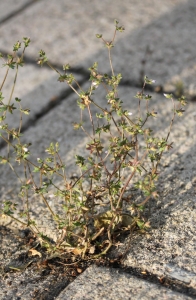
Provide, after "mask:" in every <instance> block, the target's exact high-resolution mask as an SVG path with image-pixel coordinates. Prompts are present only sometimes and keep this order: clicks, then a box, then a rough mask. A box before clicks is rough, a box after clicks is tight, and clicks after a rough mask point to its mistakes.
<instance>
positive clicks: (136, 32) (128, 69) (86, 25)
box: [0, 0, 196, 93]
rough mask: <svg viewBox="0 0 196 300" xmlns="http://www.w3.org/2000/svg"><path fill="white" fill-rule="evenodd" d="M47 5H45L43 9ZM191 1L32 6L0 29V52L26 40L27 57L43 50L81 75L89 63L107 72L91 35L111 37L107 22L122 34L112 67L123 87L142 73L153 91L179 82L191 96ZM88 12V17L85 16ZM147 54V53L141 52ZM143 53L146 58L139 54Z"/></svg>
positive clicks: (102, 51)
mask: <svg viewBox="0 0 196 300" xmlns="http://www.w3.org/2000/svg"><path fill="white" fill-rule="evenodd" d="M46 3H47V4H46ZM195 7H196V3H195V1H194V0H189V1H187V0H186V1H185V0H175V1H174V0H167V1H160V0H159V1H153V3H152V1H150V0H146V1H145V5H143V3H140V2H135V1H133V0H132V1H128V0H126V1H123V2H122V3H119V2H118V1H111V0H110V1H103V2H101V3H100V1H98V0H94V1H90V2H89V0H85V1H83V2H82V5H81V2H80V1H75V2H74V4H73V3H72V2H70V1H65V0H60V1H58V5H57V3H56V1H55V0H52V1H50V3H48V1H47V0H42V1H38V2H35V4H34V5H32V6H31V7H29V8H27V9H26V10H25V11H23V12H22V13H21V14H19V15H17V16H16V17H14V18H12V19H10V20H9V22H6V23H5V24H2V25H1V32H0V42H1V47H0V50H4V51H8V50H9V49H10V48H11V47H12V44H13V43H14V42H15V41H17V40H18V39H19V40H20V39H21V38H22V37H23V36H28V37H30V38H31V40H32V43H31V48H30V49H29V51H28V55H30V56H31V57H33V58H37V53H38V51H39V50H40V49H44V50H45V51H46V53H47V54H48V57H49V59H50V60H51V61H52V62H54V63H57V62H58V63H59V64H64V63H70V64H71V65H73V66H78V65H80V66H81V67H83V68H85V69H87V68H88V67H89V66H90V65H91V64H92V63H93V62H94V61H98V62H99V63H100V65H101V67H102V66H103V68H102V69H103V72H106V71H108V70H109V63H108V58H107V57H106V56H107V55H106V51H105V49H104V47H103V44H102V42H101V41H99V40H97V39H96V38H95V34H96V33H103V35H104V38H105V39H106V40H107V39H111V37H112V36H113V28H114V26H113V20H114V18H118V19H119V20H120V22H121V23H123V25H124V26H125V28H126V31H125V33H123V34H119V35H117V42H118V43H117V46H116V50H114V59H113V62H114V65H115V67H116V71H117V72H122V70H123V76H124V80H125V81H129V82H130V83H131V84H134V83H137V84H138V82H140V80H141V76H142V77H143V73H144V72H145V73H146V74H147V75H148V76H150V77H154V78H155V79H156V80H157V85H165V84H166V83H168V82H169V83H172V85H174V87H175V84H176V82H177V83H178V82H179V81H183V82H184V85H185V87H186V88H187V89H188V90H189V91H192V93H193V91H194V92H195V85H194V84H195V83H194V80H193V76H195V67H194V65H195V50H194V49H195V40H196V39H195V38H194V36H195V30H194V29H195V26H194V15H195V9H196V8H195ZM87 11H88V14H87V13H86V12H87ZM147 49H148V50H147ZM146 52H147V55H146V54H145V53H146Z"/></svg>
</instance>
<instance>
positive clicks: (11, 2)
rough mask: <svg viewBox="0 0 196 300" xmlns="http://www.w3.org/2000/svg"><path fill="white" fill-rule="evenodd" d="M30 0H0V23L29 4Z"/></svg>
mask: <svg viewBox="0 0 196 300" xmlns="http://www.w3.org/2000/svg"><path fill="white" fill-rule="evenodd" d="M31 2H32V0H20V1H15V0H6V1H1V2H0V23H2V22H5V20H6V19H7V18H8V17H9V16H14V14H15V13H16V12H18V10H20V9H22V8H23V7H24V6H26V5H27V4H30V3H31Z"/></svg>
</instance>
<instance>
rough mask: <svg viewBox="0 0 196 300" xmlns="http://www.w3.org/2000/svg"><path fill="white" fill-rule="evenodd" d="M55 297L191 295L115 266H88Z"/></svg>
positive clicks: (170, 299)
mask: <svg viewBox="0 0 196 300" xmlns="http://www.w3.org/2000/svg"><path fill="white" fill-rule="evenodd" d="M56 299H57V300H65V299H70V300H75V299H78V300H82V299H83V300H91V299H95V300H99V299H103V300H110V299H114V300H129V299H134V300H140V299H142V300H149V299H161V300H162V299H167V300H177V299H179V300H180V299H183V300H185V299H187V300H188V299H191V298H190V297H188V296H186V295H183V294H179V293H177V292H175V291H172V290H170V289H166V288H164V287H162V286H161V285H155V284H153V283H150V282H148V281H145V280H142V279H138V278H136V277H134V276H132V275H130V274H122V273H120V272H119V270H118V269H111V268H102V267H96V266H91V267H89V268H88V269H87V270H86V271H85V272H84V273H83V274H82V275H80V276H79V277H78V278H77V279H76V280H75V281H74V282H73V283H71V284H70V285H69V286H68V287H67V288H66V289H65V290H64V291H62V292H61V293H60V295H59V296H58V297H57V298H56Z"/></svg>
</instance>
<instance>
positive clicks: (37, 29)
mask: <svg viewBox="0 0 196 300" xmlns="http://www.w3.org/2000/svg"><path fill="white" fill-rule="evenodd" d="M8 2H9V3H8ZM6 3H7V6H6V8H4V7H5V6H4V7H3V6H2V5H3V4H0V8H1V7H2V10H1V11H4V12H3V13H1V14H0V52H4V53H7V52H8V53H9V52H10V49H12V45H13V43H15V42H16V41H17V40H18V39H21V37H23V36H28V37H30V38H31V39H32V44H31V46H30V48H29V49H27V54H26V62H27V66H26V67H24V68H23V69H22V70H21V72H20V73H19V74H21V75H19V76H21V77H20V78H19V79H20V82H19V84H18V86H17V90H16V92H15V95H16V96H18V97H22V103H24V104H23V105H24V106H25V107H28V108H30V109H31V112H32V113H31V115H30V121H29V119H28V118H25V120H24V126H25V132H24V136H23V138H22V139H23V141H25V142H30V141H31V142H32V143H33V145H32V147H31V151H32V153H33V155H32V159H36V158H37V157H42V156H43V155H44V154H45V147H46V146H47V145H49V143H50V142H51V141H58V142H60V146H61V150H60V153H61V155H62V157H63V160H65V161H66V165H67V170H68V172H70V174H72V173H73V172H75V170H74V162H73V156H74V154H75V153H80V152H81V153H83V152H82V151H83V150H82V149H83V147H84V146H85V143H86V138H85V137H84V136H83V135H82V134H81V133H80V132H78V131H73V129H72V123H73V122H74V121H77V120H78V110H77V109H76V104H75V102H76V100H77V97H76V96H75V95H73V94H72V93H70V91H69V89H68V88H67V87H66V86H65V85H64V84H62V83H58V82H57V76H56V75H55V74H53V73H51V71H50V70H48V69H47V68H42V69H40V68H38V66H37V65H36V63H34V60H36V58H37V56H38V55H37V53H38V51H39V50H40V49H41V48H42V49H44V50H46V52H47V53H48V56H49V58H50V59H51V61H52V62H53V63H54V64H55V65H56V66H58V67H60V65H61V64H64V63H67V62H69V63H71V64H72V65H73V67H74V68H73V70H74V72H75V73H74V74H77V76H78V77H77V78H78V80H80V82H81V84H82V86H83V87H84V88H86V87H87V84H86V81H87V80H86V78H87V77H86V74H87V73H86V70H87V68H88V67H89V66H90V65H91V64H92V63H93V62H94V61H98V62H99V63H100V70H101V72H102V73H104V72H107V71H108V70H109V63H108V59H107V51H106V49H104V47H103V45H102V43H101V41H99V40H97V39H95V37H94V36H95V34H96V33H103V35H104V37H106V38H107V39H110V38H111V36H112V34H113V19H114V18H117V19H119V21H120V23H122V24H123V25H124V26H125V28H126V31H125V33H123V34H119V35H118V38H117V44H116V48H114V51H113V53H114V67H115V70H116V72H117V71H118V72H121V73H122V74H123V80H124V81H123V84H122V85H121V87H120V90H119V94H120V96H121V98H122V100H123V102H124V105H125V108H126V109H129V110H130V111H131V112H132V113H133V115H134V114H136V111H137V107H136V102H135V100H134V95H135V94H136V92H137V91H138V89H139V86H140V85H141V76H143V75H144V74H147V75H148V76H149V77H152V78H153V79H155V80H157V82H156V85H157V86H162V87H163V89H165V90H167V89H168V90H170V89H173V90H174V91H175V89H176V85H177V84H178V82H182V83H183V85H184V90H185V92H186V93H187V95H188V97H189V99H190V98H192V97H193V98H194V96H195V95H196V93H195V72H196V69H195V61H196V58H195V41H196V39H195V35H196V33H195V11H196V2H195V1H194V0H188V1H180V0H179V1H178V0H176V1H172V0H167V1H164V3H163V1H150V0H146V1H145V5H143V2H142V4H140V3H139V2H135V1H123V2H122V3H119V2H118V1H111V0H108V1H104V2H101V3H100V1H97V0H94V1H90V2H89V1H87V0H85V1H83V2H82V5H81V2H79V1H75V2H74V3H73V2H71V1H65V0H64V1H63V0H61V1H60V0H59V1H58V5H56V1H50V4H48V1H47V2H46V1H45V0H42V1H23V2H21V3H20V5H19V6H13V5H12V1H11V0H10V1H7V2H6ZM29 3H30V5H27V6H23V5H26V4H29ZM4 5H5V4H4ZM20 8H21V11H20ZM14 12H16V14H15V15H14ZM12 14H13V16H12ZM9 15H11V17H9V18H7V19H6V16H9ZM4 20H5V21H4ZM146 49H149V51H147V52H148V53H147V56H146V57H145V51H146ZM145 60H146V62H145ZM77 70H78V72H77ZM144 72H145V73H144ZM143 73H144V74H143ZM3 74H4V69H1V72H0V76H1V77H0V78H2V76H3ZM12 76H13V75H12ZM12 76H11V77H10V78H9V80H8V83H7V86H5V87H4V89H3V93H5V95H9V92H10V88H11V86H12V81H13V77H12ZM84 83H85V85H84ZM96 92H97V94H98V96H96V95H95V99H97V100H98V101H99V103H100V104H101V103H102V105H104V101H105V99H104V97H105V96H104V91H102V90H101V89H99V90H97V91H96ZM20 95H22V96H20ZM152 95H153V99H154V100H153V102H152V107H153V108H156V110H157V111H158V112H159V113H160V114H159V115H158V116H159V119H158V122H155V123H152V124H151V126H152V127H153V128H156V132H157V134H158V135H162V134H164V132H166V130H167V128H168V122H169V119H170V114H169V113H170V109H171V106H170V105H169V104H167V102H166V99H165V98H164V97H163V96H162V95H159V94H155V93H152ZM6 97H8V96H6ZM96 97H97V98H96ZM55 101H56V103H55ZM51 102H52V104H51ZM53 103H54V104H53ZM195 118H196V114H195V103H194V102H190V103H189V105H188V107H187V109H186V113H185V115H184V117H183V118H181V119H179V120H176V122H175V126H174V129H173V132H172V134H171V138H170V140H171V141H174V147H173V149H172V150H171V152H170V153H169V155H167V156H166V157H165V160H164V161H163V165H162V174H161V176H160V181H159V186H158V192H159V193H160V198H159V199H158V201H157V202H152V204H151V216H150V223H151V226H152V228H151V230H150V232H149V233H148V234H146V235H138V234H135V235H134V236H132V237H131V242H130V240H129V238H127V240H126V241H125V243H124V245H122V246H120V247H119V248H118V250H117V251H118V252H121V251H122V252H123V251H124V250H125V249H127V247H128V251H127V255H126V257H125V260H124V266H125V267H126V268H134V269H135V270H139V271H141V272H147V273H150V274H152V275H153V276H154V277H155V278H156V279H157V281H156V282H155V283H152V282H150V281H149V280H148V278H146V279H139V278H138V277H136V276H132V275H129V274H127V273H118V271H116V270H113V269H106V268H99V269H97V268H96V267H94V266H92V267H90V268H89V269H87V270H86V271H85V272H84V274H82V275H80V277H79V278H78V279H76V280H75V281H74V282H73V283H72V284H70V286H69V287H68V288H66V289H65V291H63V292H62V293H61V294H60V295H59V296H58V297H57V299H76V297H77V298H78V299H99V296H101V298H102V299H112V297H113V299H117V300H118V299H189V298H190V297H191V298H194V297H195V296H196V263H195V261H196V260H195V253H196V240H195V229H196V221H195V220H196V212H195V201H196V197H195V184H196V166H195V164H194V162H195V161H196V157H195V156H196V149H195V147H196V143H195V142H196V140H195V129H196V120H195ZM9 122H10V124H13V126H16V125H15V124H17V123H18V122H17V117H16V119H12V118H10V119H9ZM89 126H90V125H89V123H88V121H87V119H86V128H89ZM5 151H6V150H5V149H4V148H2V149H1V155H2V154H4V153H5ZM0 170H1V174H3V176H1V178H0V183H1V191H0V192H1V198H0V200H1V201H2V200H5V199H7V200H12V201H14V200H16V201H17V203H18V204H19V208H20V207H22V205H23V203H22V201H21V200H20V199H18V198H17V192H18V191H19V188H20V187H19V184H18V182H17V180H16V179H15V175H14V174H13V173H12V172H10V170H9V169H8V168H5V166H0ZM17 170H18V172H19V174H21V170H20V168H18V169H17ZM31 200H32V208H33V212H32V213H33V216H34V217H35V218H38V223H39V226H40V227H41V228H43V230H44V231H45V232H46V233H48V234H49V235H51V236H52V237H53V238H54V237H55V234H56V231H55V224H54V223H53V222H52V221H51V218H50V216H49V215H47V214H46V209H45V206H44V204H43V203H42V202H41V200H40V199H35V198H32V199H31ZM57 200H58V199H56V198H54V197H51V199H50V200H49V201H50V204H51V206H52V208H54V209H57V212H58V208H57V203H56V201H57ZM0 222H1V224H5V225H7V226H8V227H9V226H11V227H12V228H13V226H16V227H17V225H16V224H14V223H12V224H10V220H9V219H6V218H5V219H2V218H1V221H0ZM117 251H116V252H117ZM114 255H115V254H114ZM121 271H122V272H123V270H121ZM28 276H29V274H28V273H27V278H28ZM106 279H107V280H106ZM159 279H160V282H161V280H162V279H164V280H168V281H169V283H170V284H169V285H168V289H166V288H165V287H161V286H160V285H159V284H158V280H159ZM26 280H27V279H26ZM119 282H120V284H119ZM171 283H172V284H171ZM48 284H49V283H48ZM46 286H47V283H46ZM62 286H63V285H62ZM111 287H112V289H111ZM7 288H8V287H7V286H6V284H4V283H3V285H2V291H4V292H5V291H6V289H7ZM62 288H63V287H62ZM171 288H172V289H173V291H172V290H171ZM15 289H17V286H15ZM28 289H31V287H30V286H29V285H28ZM22 290H24V293H23V295H27V290H26V287H25V286H22V288H20V291H22ZM25 291H26V292H25ZM15 292H16V290H14V289H13V290H12V288H11V287H10V288H9V299H14V298H13V297H14V296H13V295H14V293H15ZM59 292H60V290H59ZM134 293H135V294H134ZM21 295H22V292H21ZM163 296H164V297H163ZM5 297H6V296H5ZM24 297H26V296H21V298H20V299H24V300H26V299H27V298H24ZM90 297H91V298H90ZM104 297H105V298H104ZM115 297H116V298H115ZM1 299H4V298H3V297H2V298H1ZM7 299H8V298H7Z"/></svg>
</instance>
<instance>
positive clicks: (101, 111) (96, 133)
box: [0, 21, 186, 258]
mask: <svg viewBox="0 0 196 300" xmlns="http://www.w3.org/2000/svg"><path fill="white" fill-rule="evenodd" d="M123 31H124V28H123V27H122V26H119V23H118V21H115V31H114V36H113V38H112V41H109V42H108V41H106V40H105V39H104V38H103V36H102V35H101V34H97V38H98V39H100V40H101V41H102V42H103V44H104V45H105V46H106V48H107V50H108V56H109V63H110V68H111V72H110V73H109V74H102V73H100V72H99V71H98V64H97V63H94V64H93V66H92V67H90V68H89V73H90V79H89V81H90V84H89V87H88V89H86V90H84V89H83V87H82V86H80V85H79V83H78V82H77V80H76V79H75V77H74V76H73V74H71V73H70V71H69V69H70V66H69V65H68V64H66V65H64V66H63V71H62V73H61V72H59V71H58V70H57V69H55V68H54V67H53V66H52V65H51V64H50V63H49V61H48V58H47V56H46V54H45V52H44V51H43V50H41V51H40V52H39V59H38V64H39V65H41V66H42V65H44V64H47V65H48V66H49V67H50V68H52V69H53V70H54V71H55V72H56V73H57V74H58V81H60V82H63V83H66V84H67V85H68V86H69V87H70V88H71V89H72V90H73V91H74V92H75V94H76V95H77V98H78V100H77V103H76V105H78V106H79V108H80V110H81V114H80V116H79V119H80V120H79V122H75V123H74V129H75V130H81V131H83V132H84V133H85V135H86V136H87V137H88V143H87V144H86V148H85V149H84V151H83V153H85V155H81V153H78V154H77V155H76V156H75V158H74V157H73V160H74V159H75V164H76V166H77V168H78V171H76V173H77V176H75V177H74V178H71V179H70V174H67V171H66V166H65V164H64V162H63V160H62V158H61V156H60V154H59V144H58V143H56V144H55V143H51V144H50V145H49V146H47V148H46V153H47V156H46V157H44V158H37V163H34V162H32V160H31V159H30V148H31V144H27V143H22V141H21V128H22V119H23V114H29V113H30V111H29V109H23V108H22V104H21V103H22V101H21V99H19V98H15V99H14V100H13V99H12V95H13V91H14V87H15V84H16V80H17V74H18V70H19V67H22V66H23V64H24V61H23V57H24V53H25V50H26V48H27V47H28V46H29V43H30V39H28V38H23V43H24V48H23V51H22V54H20V55H19V50H20V48H21V43H20V42H17V43H16V44H15V45H14V48H13V55H8V56H7V60H6V61H4V64H3V66H4V67H5V68H6V72H5V78H4V80H3V82H2V84H1V87H0V91H1V93H0V112H1V116H0V122H1V127H0V129H1V139H2V140H3V141H4V142H5V143H6V144H7V155H4V156H0V160H1V163H2V164H7V165H9V166H10V167H11V169H12V170H13V171H14V172H15V173H16V176H17V177H20V176H19V175H18V174H17V172H16V170H15V167H14V164H12V163H11V158H14V160H15V162H16V163H17V164H19V165H20V166H21V168H23V170H24V175H23V177H22V178H21V177H20V182H21V191H20V197H22V198H23V199H24V203H25V206H26V207H25V209H24V211H23V212H22V213H20V214H17V203H15V202H12V201H4V202H3V205H2V207H1V213H2V214H4V215H8V216H10V217H11V218H13V219H14V220H17V221H18V222H19V223H20V224H21V225H22V226H24V227H29V228H30V229H31V230H32V231H33V232H34V233H35V234H36V235H39V236H40V238H41V239H42V242H43V243H44V245H45V246H46V247H48V248H49V249H50V250H51V247H52V248H53V250H55V251H57V250H58V249H61V250H62V249H63V251H67V252H69V253H70V252H71V253H73V254H74V255H80V256H82V257H83V258H85V257H89V256H92V257H97V256H101V255H104V254H106V253H107V251H108V250H109V249H110V247H111V246H112V245H115V244H116V243H117V236H118V234H119V232H124V231H125V230H129V231H132V230H134V229H139V230H145V229H146V228H147V227H149V223H148V222H147V221H146V219H145V218H144V217H143V216H144V211H145V208H146V204H147V203H148V201H150V200H151V199H153V198H157V197H158V193H157V191H156V182H157V179H158V175H159V172H160V170H159V169H160V168H159V166H160V161H161V160H162V158H163V154H164V153H165V152H167V151H169V150H170V149H171V148H172V143H171V141H169V137H170V133H171V129H172V125H173V122H174V119H175V117H176V115H179V116H181V115H183V112H184V109H183V107H184V106H185V104H186V101H185V98H184V97H183V96H182V97H180V98H179V99H177V102H178V104H177V105H176V103H175V102H176V100H174V98H173V96H172V95H171V94H165V95H164V96H165V97H166V99H167V101H171V102H172V107H173V108H172V111H171V120H170V123H169V124H168V132H167V134H166V136H163V137H161V136H159V137H157V136H156V132H154V131H153V130H152V129H151V128H149V127H148V123H149V120H150V119H152V118H153V119H156V120H158V116H159V114H158V113H157V112H156V111H154V110H151V109H150V102H151V99H152V96H151V95H149V94H146V93H145V87H146V85H151V84H153V83H154V82H155V81H154V80H152V79H149V78H148V77H147V76H145V77H144V83H143V86H142V87H141V91H140V92H138V93H137V94H136V95H135V99H133V101H137V102H138V113H137V115H134V116H133V115H132V114H131V112H129V111H127V110H126V109H124V108H123V101H122V100H121V99H120V98H119V93H118V87H119V84H120V82H121V79H122V75H121V74H116V73H115V71H114V68H113V63H112V56H111V50H112V48H113V47H114V42H115V38H116V34H117V32H123ZM1 57H2V56H1ZM2 59H4V58H3V57H2ZM10 69H15V71H16V75H15V80H14V85H13V88H12V91H11V95H10V98H9V99H8V101H4V98H3V93H2V89H3V86H4V83H5V81H6V79H7V76H8V72H9V70H10ZM100 89H104V91H105V98H106V101H105V105H104V107H102V106H100V104H99V102H96V101H95V100H94V93H99V90H100ZM65 105H66V104H65ZM16 112H18V113H19V114H20V124H18V127H16V128H10V126H9V125H8V124H7V123H6V117H7V115H8V114H13V113H14V114H15V113H16ZM85 112H87V114H88V117H89V120H90V124H91V129H90V130H88V129H87V128H85V122H84V121H83V115H84V113H85ZM36 176H38V178H39V180H36V178H37V177H36ZM57 178H58V180H59V181H60V182H61V183H62V182H63V183H62V184H61V186H60V187H59V186H58V185H57V184H56V179H57ZM130 187H133V188H132V189H131V188H130ZM50 193H53V195H55V197H56V198H57V197H60V198H61V199H62V206H61V209H60V210H61V211H62V212H63V214H61V213H60V214H56V213H55V212H54V211H53V210H52V208H51V206H50V205H49V201H48V199H49V194H50ZM138 193H140V194H141V195H142V197H143V200H142V201H140V202H138V201H136V198H137V197H136V195H137V194H138ZM32 194H34V195H37V196H38V195H39V196H40V197H41V198H42V200H43V202H44V204H45V206H46V210H47V209H48V211H49V213H50V214H51V216H52V218H53V219H54V221H55V222H56V226H57V228H58V230H59V235H58V236H57V238H56V241H55V243H54V244H53V245H51V243H50V242H49V239H48V238H49V237H46V236H45V235H44V233H43V232H40V230H39V227H38V226H37V224H36V220H33V219H32V218H31V215H30V209H29V199H30V195H32Z"/></svg>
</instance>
